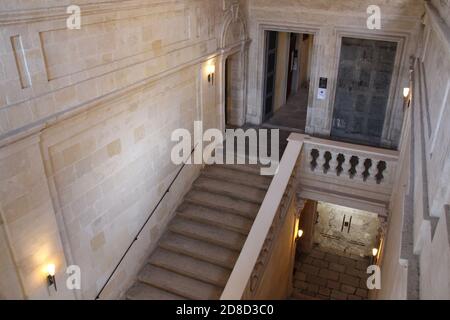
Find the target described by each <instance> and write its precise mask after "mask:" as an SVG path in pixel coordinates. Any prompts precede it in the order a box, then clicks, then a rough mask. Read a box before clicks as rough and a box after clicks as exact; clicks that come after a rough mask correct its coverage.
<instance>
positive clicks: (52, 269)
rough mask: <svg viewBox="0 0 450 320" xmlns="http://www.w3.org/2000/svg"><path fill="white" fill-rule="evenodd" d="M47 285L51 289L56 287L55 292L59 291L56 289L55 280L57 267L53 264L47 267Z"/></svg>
mask: <svg viewBox="0 0 450 320" xmlns="http://www.w3.org/2000/svg"><path fill="white" fill-rule="evenodd" d="M47 273H48V275H47V284H48V286H49V287H51V286H54V287H55V291H58V289H57V288H56V278H55V273H56V266H55V265H54V264H53V263H51V264H49V265H48V266H47Z"/></svg>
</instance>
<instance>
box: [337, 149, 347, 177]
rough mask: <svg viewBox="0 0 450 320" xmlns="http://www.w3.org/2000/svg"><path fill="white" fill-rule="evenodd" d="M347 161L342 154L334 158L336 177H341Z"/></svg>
mask: <svg viewBox="0 0 450 320" xmlns="http://www.w3.org/2000/svg"><path fill="white" fill-rule="evenodd" d="M346 161H347V158H346V156H345V155H344V154H343V153H338V154H337V157H336V162H337V165H336V175H337V176H338V177H339V176H342V174H343V173H344V172H345V168H346V166H345V162H346Z"/></svg>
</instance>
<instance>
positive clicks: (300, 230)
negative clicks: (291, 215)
mask: <svg viewBox="0 0 450 320" xmlns="http://www.w3.org/2000/svg"><path fill="white" fill-rule="evenodd" d="M301 237H303V230H302V229H299V230H298V232H297V240H298V239H300V238H301Z"/></svg>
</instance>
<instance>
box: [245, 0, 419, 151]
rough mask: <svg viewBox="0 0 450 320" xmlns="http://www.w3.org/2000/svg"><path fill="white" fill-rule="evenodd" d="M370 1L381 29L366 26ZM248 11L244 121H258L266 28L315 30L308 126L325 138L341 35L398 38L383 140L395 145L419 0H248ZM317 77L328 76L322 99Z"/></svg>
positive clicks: (328, 123) (416, 26)
mask: <svg viewBox="0 0 450 320" xmlns="http://www.w3.org/2000/svg"><path fill="white" fill-rule="evenodd" d="M370 5H379V6H380V8H381V18H382V20H381V22H382V25H381V30H369V29H368V28H367V19H368V17H369V15H368V14H367V8H368V7H369V6H370ZM248 10H249V23H248V24H249V34H250V38H251V39H252V43H251V46H250V50H249V57H250V58H249V61H250V64H249V79H248V111H247V121H249V122H251V123H254V124H259V123H261V121H262V95H263V93H262V87H263V84H262V83H263V81H262V80H263V72H264V70H263V69H264V68H263V66H264V63H263V61H264V60H263V59H264V54H263V53H264V32H263V31H264V30H274V31H285V32H298V33H302V32H303V33H311V34H314V39H315V40H314V45H313V52H312V64H311V81H312V82H311V84H312V85H311V90H310V93H309V102H308V103H309V105H308V119H307V125H306V131H307V133H309V134H314V135H319V136H325V137H327V136H329V135H330V132H331V125H332V115H333V107H334V96H335V87H336V79H337V72H338V58H339V54H340V49H339V48H340V41H339V40H340V38H341V37H342V36H350V37H357V38H369V39H378V40H383V39H384V40H391V41H398V42H399V44H400V45H399V57H398V59H397V63H396V66H395V70H396V71H394V80H393V86H392V90H391V91H392V92H391V97H390V102H389V106H388V111H387V116H386V122H385V125H384V130H383V136H382V138H383V143H384V144H385V145H387V146H393V147H395V146H397V144H398V140H399V137H400V135H401V128H402V121H403V111H402V105H403V98H402V89H403V87H404V86H406V85H407V84H408V70H409V56H410V55H412V54H413V53H414V52H415V50H416V45H417V37H416V35H417V33H418V28H419V25H420V18H421V16H422V14H423V13H424V7H423V2H422V1H417V0H408V1H388V2H386V1H381V0H377V1H373V0H364V1H352V0H342V1H315V0H305V1H295V0H280V1H270V0H250V1H249V9H248ZM320 77H326V78H328V95H327V99H325V100H318V99H317V88H318V86H319V79H320Z"/></svg>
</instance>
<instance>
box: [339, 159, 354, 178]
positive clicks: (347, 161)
mask: <svg viewBox="0 0 450 320" xmlns="http://www.w3.org/2000/svg"><path fill="white" fill-rule="evenodd" d="M344 157H345V161H344V163H343V164H342V169H343V171H342V174H341V176H342V177H345V178H349V172H348V171H349V170H350V168H351V164H350V159H351V158H352V155H351V154H348V153H344Z"/></svg>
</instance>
